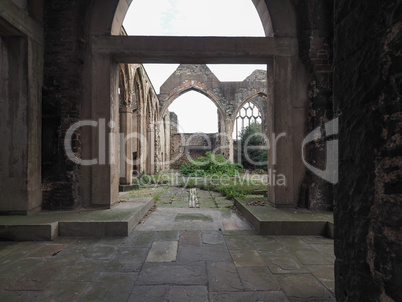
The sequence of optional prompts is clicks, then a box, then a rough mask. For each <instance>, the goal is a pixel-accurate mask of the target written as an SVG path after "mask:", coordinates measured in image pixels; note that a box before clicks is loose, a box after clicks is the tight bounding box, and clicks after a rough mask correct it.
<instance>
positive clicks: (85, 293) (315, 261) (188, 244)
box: [0, 189, 335, 302]
mask: <svg viewBox="0 0 402 302" xmlns="http://www.w3.org/2000/svg"><path fill="white" fill-rule="evenodd" d="M169 194H170V195H169ZM180 194H182V195H183V196H182V197H183V198H182V199H181V198H180ZM202 194H204V193H202ZM205 194H206V193H205ZM184 196H185V192H184V191H180V189H169V190H164V191H161V196H160V199H159V200H158V209H157V211H155V212H153V213H152V214H151V215H150V216H149V217H148V218H147V219H146V220H144V221H143V222H142V223H141V224H139V225H138V226H137V227H136V229H135V230H134V232H132V233H131V234H130V236H128V237H122V238H102V239H96V238H91V239H88V238H65V237H59V238H57V239H56V240H54V241H51V242H20V243H16V242H0V301H141V302H142V301H147V302H152V301H156V302H160V301H170V302H172V301H191V302H196V301H230V302H233V301H241V302H243V301H244V302H248V301H335V298H334V294H333V292H334V277H333V263H334V255H333V240H331V239H327V238H324V237H317V236H307V237H300V236H260V235H256V234H255V233H254V231H252V230H251V229H250V225H248V224H247V222H246V221H244V219H243V218H242V217H241V216H238V214H237V213H236V212H234V211H232V210H230V209H229V208H228V207H227V204H225V203H228V202H227V201H224V200H223V199H221V200H220V201H218V200H217V198H220V197H221V196H218V195H217V196H214V197H211V195H210V196H209V197H210V198H211V200H212V204H211V205H210V206H208V207H207V206H206V203H204V207H203V206H201V208H200V209H188V208H185V206H184V200H185V198H184ZM209 197H208V195H205V196H204V197H202V198H204V199H205V198H206V199H208V198H209ZM172 198H173V200H172ZM200 198H201V197H200ZM179 200H181V201H180V202H179ZM175 201H176V204H174V203H175ZM181 203H183V205H181ZM201 205H202V204H201ZM175 206H176V207H175ZM197 211H198V212H197ZM225 221H226V223H225Z"/></svg>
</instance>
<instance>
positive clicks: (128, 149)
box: [120, 102, 133, 185]
mask: <svg viewBox="0 0 402 302" xmlns="http://www.w3.org/2000/svg"><path fill="white" fill-rule="evenodd" d="M132 115H133V113H132V110H131V102H128V104H127V106H126V107H123V108H121V109H120V133H121V135H122V139H123V141H122V142H120V148H122V149H121V150H120V169H121V170H120V184H123V185H131V183H132V169H133V166H132V164H131V162H130V161H132V159H133V158H132V157H133V151H132V149H133V148H132V142H131V140H128V141H127V136H128V135H130V134H131V130H132V119H133V117H132Z"/></svg>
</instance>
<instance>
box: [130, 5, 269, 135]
mask: <svg viewBox="0 0 402 302" xmlns="http://www.w3.org/2000/svg"><path fill="white" fill-rule="evenodd" d="M201 3H202V5H201ZM123 25H124V27H125V29H126V31H127V33H128V34H129V35H146V36H260V37H262V36H264V30H263V28H262V24H261V21H260V19H259V17H258V13H257V11H256V9H255V6H254V5H253V3H252V1H251V0H202V1H195V0H133V2H132V4H131V6H130V9H129V11H128V13H127V15H126V18H125V20H124V24H123ZM133 63H138V62H133ZM177 66H178V65H175V64H144V67H145V69H146V71H147V74H148V76H149V77H150V79H151V82H152V83H153V85H154V88H155V90H156V91H157V93H159V88H160V86H161V85H162V84H163V83H164V82H165V81H166V79H167V78H168V77H169V76H170V75H171V74H172V73H173V72H174V70H175V69H176V68H177ZM208 67H209V68H210V69H211V70H212V72H213V73H214V74H215V75H216V76H217V77H218V78H219V79H220V80H221V81H242V80H244V79H245V78H246V77H247V76H249V75H250V74H251V73H252V72H253V71H254V70H255V69H266V66H265V65H208ZM169 110H170V111H174V112H175V113H176V114H177V115H178V117H179V123H180V126H181V128H182V129H181V131H182V132H217V124H218V122H217V113H216V110H217V109H216V106H215V105H214V104H213V103H212V102H211V101H210V100H209V99H208V98H206V97H205V96H203V95H201V94H199V93H196V92H189V93H186V94H184V95H183V96H182V97H180V98H178V99H177V100H175V101H174V102H173V103H172V105H171V106H170V107H169ZM205 117H207V118H205ZM197 118H198V119H199V120H198V121H197Z"/></svg>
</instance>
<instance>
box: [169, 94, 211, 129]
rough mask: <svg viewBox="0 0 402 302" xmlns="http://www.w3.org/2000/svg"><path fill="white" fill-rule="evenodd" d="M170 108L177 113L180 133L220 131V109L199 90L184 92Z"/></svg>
mask: <svg viewBox="0 0 402 302" xmlns="http://www.w3.org/2000/svg"><path fill="white" fill-rule="evenodd" d="M168 110H169V111H170V112H174V113H175V114H176V115H177V117H178V127H177V129H178V132H180V133H217V132H218V109H217V107H216V105H215V104H214V103H213V102H212V101H211V100H210V99H209V98H207V97H206V96H204V95H203V94H201V93H199V92H196V91H190V92H187V93H185V94H183V95H182V96H180V97H179V98H177V99H176V100H174V101H173V103H172V104H171V105H170V106H169V108H168Z"/></svg>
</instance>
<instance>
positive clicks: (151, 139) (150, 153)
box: [146, 123, 155, 175]
mask: <svg viewBox="0 0 402 302" xmlns="http://www.w3.org/2000/svg"><path fill="white" fill-rule="evenodd" d="M146 170H147V174H149V175H153V174H155V125H154V123H151V124H150V125H148V128H147V169H146Z"/></svg>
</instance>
